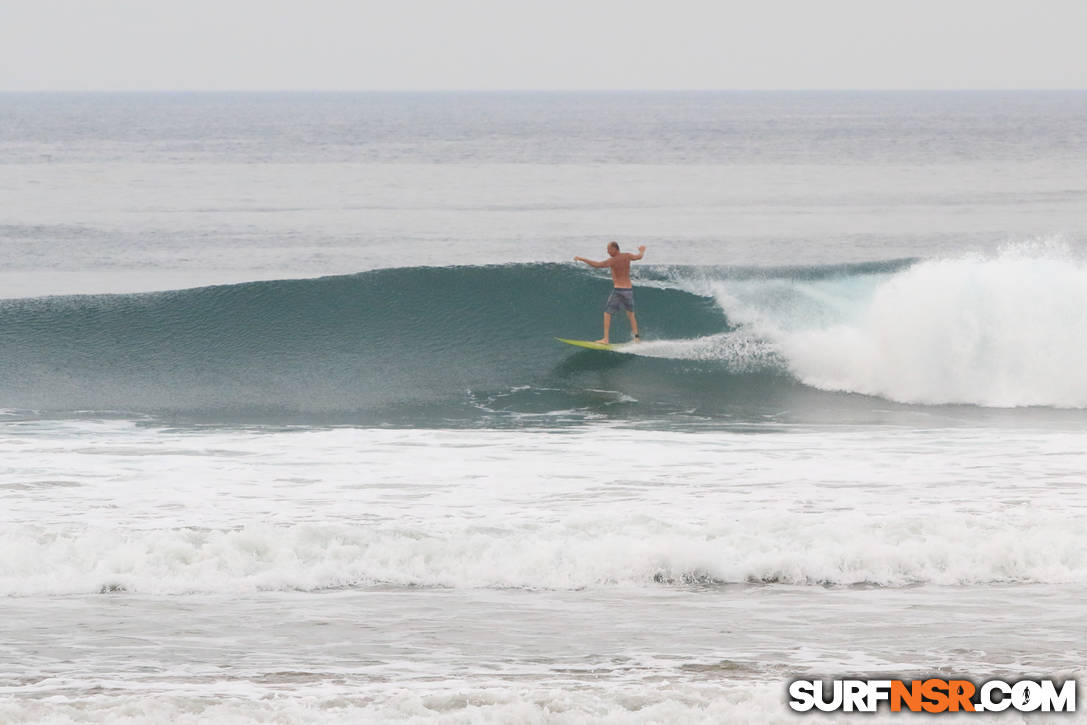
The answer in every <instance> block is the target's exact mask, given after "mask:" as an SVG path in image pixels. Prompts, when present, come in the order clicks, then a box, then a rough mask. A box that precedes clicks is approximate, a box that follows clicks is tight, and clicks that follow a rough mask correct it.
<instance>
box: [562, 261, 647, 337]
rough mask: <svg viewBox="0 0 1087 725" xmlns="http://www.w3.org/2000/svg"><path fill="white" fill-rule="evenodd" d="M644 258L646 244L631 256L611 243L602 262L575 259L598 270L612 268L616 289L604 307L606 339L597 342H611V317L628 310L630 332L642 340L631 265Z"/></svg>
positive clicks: (613, 282)
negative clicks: (631, 281)
mask: <svg viewBox="0 0 1087 725" xmlns="http://www.w3.org/2000/svg"><path fill="white" fill-rule="evenodd" d="M643 256H645V245H644V244H643V245H642V246H640V247H638V253H637V254H631V253H630V252H620V251H619V245H618V244H616V243H615V242H611V243H610V244H608V258H607V259H605V260H604V261H602V262H594V261H593V260H591V259H585V257H574V261H575V262H584V263H585V264H587V265H589V266H590V267H596V268H597V269H599V268H601V267H610V268H611V281H612V285H613V286H614V287H615V289H614V290H612V293H611V296H610V297H608V303H607V305H606V306H605V307H604V337H602V338H600V339H599V340H597V342H602V343H608V342H610V338H609V333H610V330H611V316H612V313H613V312H618V311H619V310H620V309H624V310H626V313H627V318H628V319H629V320H630V330H631V332H632V333H633V334H634V341H635V342H638V341H640V340H641V335H639V334H638V320H637V318H636V317H635V316H634V289H633V286H632V285H631V284H630V263H631V262H632V261H634V260H637V259H641V258H642V257H643Z"/></svg>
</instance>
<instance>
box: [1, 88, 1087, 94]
mask: <svg viewBox="0 0 1087 725" xmlns="http://www.w3.org/2000/svg"><path fill="white" fill-rule="evenodd" d="M1085 91H1087V88H1065V87H1047V88H1021V87H1006V88H1005V87H1001V88H995V87H994V88H984V87H982V88H48V89H20V88H0V93H88V94H90V93H1077V92H1085Z"/></svg>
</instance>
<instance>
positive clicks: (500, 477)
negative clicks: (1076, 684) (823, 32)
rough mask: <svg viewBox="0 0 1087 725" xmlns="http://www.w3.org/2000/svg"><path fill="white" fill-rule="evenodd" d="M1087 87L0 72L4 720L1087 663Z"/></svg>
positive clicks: (554, 718) (288, 713)
mask: <svg viewBox="0 0 1087 725" xmlns="http://www.w3.org/2000/svg"><path fill="white" fill-rule="evenodd" d="M1085 112H1087V95H1085V94H1083V93H1039V94H1034V93H992V94H989V93H979V94H941V93H902V94H876V93H873V94H848V93H814V94H788V93H782V94H744V93H736V94H729V93H686V94H666V93H665V94H652V93H649V94H514V93H510V94H502V93H496V94H306V95H298V94H206V95H205V94H54V95H48V94H45V95H35V94H0V252H2V253H3V259H4V261H5V264H4V265H3V269H2V270H0V290H2V294H0V615H2V616H0V721H2V722H4V723H9V722H10V723H57V724H58V725H59V724H61V723H72V722H110V723H113V722H120V723H197V722H199V723H206V722H222V723H268V722H277V723H292V724H293V723H336V722H343V723H357V722H432V721H436V722H450V723H458V722H463V723H469V722H471V723H479V722H502V723H507V722H521V723H584V722H594V723H661V722H669V723H671V722H678V723H686V722H690V723H710V722H737V723H766V722H790V721H792V719H793V717H794V716H793V714H792V713H791V711H790V710H789V709H788V706H787V705H786V691H787V685H788V682H789V681H790V680H792V679H794V678H800V677H803V678H809V677H905V678H910V677H925V676H930V675H941V676H943V675H954V676H957V677H966V678H970V679H973V680H975V681H980V680H983V679H987V678H991V677H1001V678H1004V679H1016V678H1020V677H1031V678H1039V677H1052V678H1057V679H1064V678H1078V679H1079V681H1080V682H1081V684H1082V680H1083V677H1084V675H1085V673H1087V666H1085V663H1087V651H1085V648H1084V644H1083V643H1084V642H1087V625H1085V624H1084V619H1083V616H1082V601H1083V598H1084V596H1085V595H1087V533H1085V529H1084V526H1083V520H1084V515H1085V514H1087V498H1085V496H1084V493H1085V486H1087V479H1085V476H1084V471H1087V453H1085V452H1084V451H1087V372H1085V371H1087V342H1085V340H1087V313H1085V312H1084V310H1085V309H1087V291H1085V290H1087V256H1085V253H1084V249H1085V244H1087V222H1085V220H1087V178H1085V177H1084V176H1083V174H1082V169H1083V168H1087V167H1085V166H1084V164H1085V163H1087V143H1085V140H1084V137H1083V135H1082V132H1081V131H1080V126H1081V121H1082V118H1083V114H1084V113H1085ZM1026 127H1029V128H1030V129H1031V133H1030V134H1024V133H1023V128H1026ZM662 129H667V132H664V131H662ZM613 238H614V239H617V240H618V241H619V243H620V244H621V245H623V246H624V248H634V247H636V246H637V245H638V244H642V243H644V244H646V245H647V247H648V249H647V254H646V258H645V260H644V261H643V262H640V263H636V264H635V265H634V270H633V271H634V277H633V281H634V286H635V295H636V300H637V305H638V319H639V325H640V328H641V331H642V335H643V338H644V342H642V343H639V344H633V343H630V344H623V345H621V346H620V349H619V351H618V352H616V353H599V352H592V351H579V350H574V349H572V348H570V347H568V346H565V345H562V344H560V343H558V342H556V341H555V340H554V338H555V337H575V338H586V339H595V338H596V337H598V336H599V334H600V324H601V319H600V313H601V310H602V308H603V304H604V300H605V298H606V295H607V292H608V288H609V285H610V282H609V280H608V279H607V278H606V277H605V276H602V275H601V274H599V273H598V272H595V271H593V270H589V269H586V268H585V267H584V266H579V265H575V264H574V263H573V262H571V261H569V260H570V259H571V258H572V257H573V256H574V255H581V256H589V257H592V258H601V257H602V256H603V255H604V246H605V244H606V243H607V242H608V241H609V240H611V239H613ZM627 332H628V331H627V327H626V323H625V320H619V321H617V322H616V323H615V325H614V326H613V336H614V337H615V339H616V340H617V341H620V342H623V343H625V342H626V335H627ZM1081 696H1082V688H1081ZM851 717H853V718H855V716H849V715H842V716H839V717H819V716H816V718H815V719H816V720H820V721H824V720H825V721H834V722H838V721H848V720H850V719H851ZM899 717H900V716H899ZM1047 718H1049V719H1047ZM869 719H872V720H874V721H877V722H884V721H891V720H895V719H896V717H895V716H893V715H892V714H890V713H886V712H884V713H881V714H879V715H877V716H875V717H874V718H869ZM975 719H978V718H975ZM1080 719H1082V716H1080V715H1073V716H1059V717H1049V716H1047V715H1046V714H1039V713H1035V714H1034V715H1031V716H1023V715H1014V714H1008V713H1005V714H1004V715H1003V716H1000V717H999V718H991V720H992V721H996V720H999V721H1000V722H1002V723H1012V722H1020V721H1023V722H1032V723H1040V722H1058V721H1060V722H1074V721H1078V720H1080ZM985 720H986V718H980V719H979V721H985Z"/></svg>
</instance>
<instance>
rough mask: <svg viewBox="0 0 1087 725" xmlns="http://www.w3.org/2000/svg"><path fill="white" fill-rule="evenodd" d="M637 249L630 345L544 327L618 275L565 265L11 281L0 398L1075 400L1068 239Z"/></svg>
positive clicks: (1078, 369)
mask: <svg viewBox="0 0 1087 725" xmlns="http://www.w3.org/2000/svg"><path fill="white" fill-rule="evenodd" d="M641 271H642V275H641V277H640V278H639V279H638V281H637V283H636V284H637V285H638V290H637V293H636V294H637V301H638V305H639V321H640V323H641V325H642V330H643V336H644V338H645V339H646V342H645V343H643V344H642V345H641V346H639V347H637V348H635V349H634V352H636V353H637V354H636V355H610V354H600V353H592V352H579V351H576V350H573V349H571V348H568V347H566V346H563V345H561V344H559V343H557V342H555V341H554V340H553V339H552V338H553V337H555V336H564V337H581V338H590V339H592V338H595V337H597V336H598V335H599V333H600V316H601V315H600V313H601V309H602V304H603V301H604V297H605V295H606V293H607V290H608V287H609V285H608V281H607V280H605V279H602V278H600V277H599V276H596V275H594V274H592V273H589V272H586V271H584V270H581V269H577V268H573V267H571V266H568V265H540V264H533V265H507V266H495V267H447V268H404V269H389V270H377V271H373V272H366V273H362V274H356V275H349V276H342V277H326V278H321V279H309V280H283V281H273V282H253V283H247V284H236V285H228V286H219V287H206V288H198V289H191V290H181V291H172V292H161V293H153V294H140V295H105V296H74V297H52V298H39V299H25V300H8V301H3V302H0V407H3V408H7V409H14V410H24V411H39V412H45V413H54V412H71V411H87V410H92V411H119V412H130V413H147V414H157V413H173V414H191V415H195V416H207V417H210V418H213V419H215V418H242V419H245V418H253V419H261V418H263V417H266V416H272V417H276V416H281V417H286V418H291V417H303V418H307V419H317V420H327V421H329V422H336V421H337V420H341V419H342V420H345V421H354V422H364V423H392V424H398V423H404V424H414V425H429V424H446V423H449V422H455V421H467V422H472V421H480V420H486V419H488V418H489V417H495V416H498V417H501V416H511V415H512V416H555V415H559V414H562V413H564V412H567V413H571V414H577V415H583V416H592V415H607V416H626V417H632V418H636V419H637V418H655V417H660V416H668V415H671V414H676V413H684V414H693V415H703V416H709V417H711V418H712V417H714V416H717V415H722V414H729V413H730V412H735V411H736V410H738V409H742V410H758V409H760V407H765V408H769V409H772V408H774V407H775V406H777V407H781V406H783V405H785V404H786V403H787V402H790V401H791V400H793V399H795V398H797V397H803V396H808V397H809V398H810V397H811V396H813V395H814V396H816V400H817V403H818V404H820V405H825V406H831V407H833V406H834V405H836V404H838V402H840V400H839V399H840V398H841V396H837V395H834V394H831V393H819V392H817V391H819V390H822V391H834V392H842V393H861V394H865V395H871V396H879V397H882V398H885V399H887V400H891V401H896V402H899V403H908V404H949V403H952V404H954V403H958V404H967V405H977V406H992V407H1013V406H1045V407H1057V408H1084V407H1087V264H1085V263H1084V262H1083V261H1080V260H1078V259H1076V258H1075V257H1074V256H1073V255H1071V254H1069V253H1067V252H1061V251H1054V250H1053V249H1050V248H1044V249H1040V250H1039V249H1033V248H1016V249H1011V250H1008V251H1006V252H1004V253H1002V254H1000V255H998V256H994V257H986V258H982V257H977V258H973V257H960V258H956V259H948V260H926V261H912V262H911V261H908V260H907V261H896V262H887V263H882V264H866V265H840V266H829V267H808V268H782V269H750V268H748V269H744V268H729V267H710V268H694V267H679V268H665V267H647V268H643V269H642V270H641ZM615 327H616V329H615V334H614V337H615V339H616V340H617V341H623V340H625V339H626V338H627V326H626V321H625V320H619V321H617V322H616V324H615ZM818 396H824V397H822V398H820V397H818ZM836 401H837V402H836Z"/></svg>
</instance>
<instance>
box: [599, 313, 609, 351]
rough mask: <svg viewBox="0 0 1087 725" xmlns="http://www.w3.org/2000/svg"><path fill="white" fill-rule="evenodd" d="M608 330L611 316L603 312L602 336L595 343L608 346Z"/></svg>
mask: <svg viewBox="0 0 1087 725" xmlns="http://www.w3.org/2000/svg"><path fill="white" fill-rule="evenodd" d="M609 329H611V314H610V313H608V312H605V313H604V336H603V337H602V338H600V339H599V340H597V342H599V343H603V344H604V345H607V344H608V330H609Z"/></svg>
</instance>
